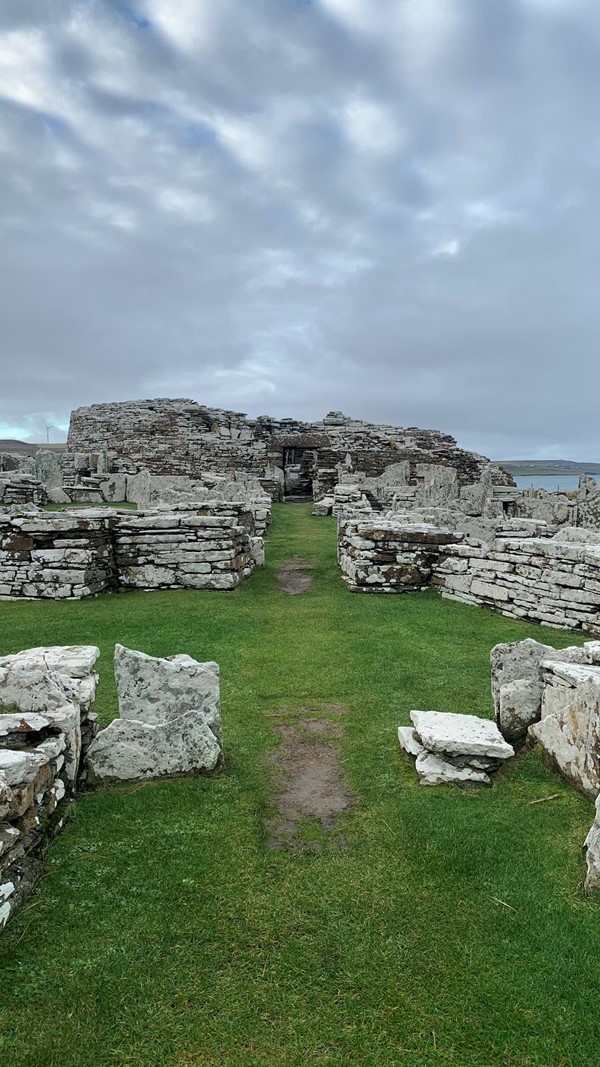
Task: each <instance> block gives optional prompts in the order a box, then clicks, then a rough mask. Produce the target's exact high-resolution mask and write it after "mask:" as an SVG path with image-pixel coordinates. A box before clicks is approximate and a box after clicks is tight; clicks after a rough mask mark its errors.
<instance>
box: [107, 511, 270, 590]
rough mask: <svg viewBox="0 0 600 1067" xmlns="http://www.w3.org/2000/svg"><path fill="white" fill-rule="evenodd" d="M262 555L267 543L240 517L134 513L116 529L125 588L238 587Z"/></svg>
mask: <svg viewBox="0 0 600 1067" xmlns="http://www.w3.org/2000/svg"><path fill="white" fill-rule="evenodd" d="M247 515H248V516H249V518H250V519H251V517H252V515H251V512H247ZM261 551H262V539H260V538H253V537H251V535H250V533H249V531H248V527H247V526H244V525H242V524H241V523H239V522H238V521H237V515H215V514H210V513H206V514H198V511H197V510H196V509H193V510H189V511H186V510H181V511H176V512H161V511H157V512H155V513H146V514H144V513H142V514H140V515H136V514H135V513H132V515H131V517H128V516H127V517H125V516H124V517H123V518H121V519H120V521H119V523H118V526H117V528H116V530H115V558H116V564H117V570H118V574H119V582H120V585H121V586H122V587H123V588H132V589H234V588H235V587H236V586H237V585H239V583H240V581H241V580H242V578H247V577H249V575H250V574H251V573H252V570H253V568H254V566H255V564H256V561H257V559H259V561H260V559H261V558H262V557H261V554H260V553H261Z"/></svg>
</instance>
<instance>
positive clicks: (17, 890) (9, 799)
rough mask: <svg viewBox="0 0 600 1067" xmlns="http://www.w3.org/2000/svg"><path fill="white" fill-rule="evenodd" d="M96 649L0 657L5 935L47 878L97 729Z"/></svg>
mask: <svg viewBox="0 0 600 1067" xmlns="http://www.w3.org/2000/svg"><path fill="white" fill-rule="evenodd" d="M98 655H99V649H97V648H95V647H94V646H87V645H85V646H75V647H71V648H60V647H58V648H57V647H50V648H33V649H27V650H26V651H25V652H20V653H18V654H16V655H14V656H4V657H2V658H0V929H1V928H2V927H3V926H5V924H6V923H7V921H8V919H9V918H10V916H11V914H12V912H13V910H14V908H15V907H16V906H17V905H18V904H19V903H21V901H22V900H23V899H24V898H25V897H26V896H27V894H28V893H29V892H30V891H31V889H32V888H33V886H34V885H35V883H36V882H37V880H38V878H39V876H40V874H41V860H42V856H43V852H44V849H45V847H46V845H47V843H48V841H49V839H50V838H51V837H52V836H53V835H54V834H55V833H56V832H57V831H58V830H60V829H61V827H62V825H63V823H64V820H65V818H66V816H67V814H68V810H69V804H70V801H71V799H72V796H73V793H74V791H75V788H76V785H77V779H78V775H79V770H80V766H81V762H82V758H83V757H84V756H85V754H86V751H87V747H88V745H89V744H90V742H91V740H92V738H93V735H94V733H95V730H96V716H95V713H94V711H93V701H94V697H95V693H96V685H97V682H98V676H97V675H96V674H95V673H94V669H93V668H94V664H95V662H96V659H97V657H98Z"/></svg>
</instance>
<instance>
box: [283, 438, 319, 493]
mask: <svg viewBox="0 0 600 1067" xmlns="http://www.w3.org/2000/svg"><path fill="white" fill-rule="evenodd" d="M316 466H317V453H316V452H315V450H314V448H295V447H294V448H284V450H283V478H284V490H283V491H284V499H285V500H289V501H290V502H291V503H300V502H301V501H303V500H307V501H308V500H312V498H313V478H314V476H315V473H316Z"/></svg>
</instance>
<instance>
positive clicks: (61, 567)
mask: <svg viewBox="0 0 600 1067" xmlns="http://www.w3.org/2000/svg"><path fill="white" fill-rule="evenodd" d="M268 515H269V512H268V510H266V509H265V508H264V505H263V504H262V503H258V504H252V503H245V502H238V501H226V500H217V501H206V502H204V503H200V504H197V503H194V504H187V505H186V504H181V505H175V506H174V507H173V508H167V507H163V508H158V509H156V510H155V511H149V512H121V513H118V512H115V511H112V510H110V511H108V510H104V511H102V512H101V513H99V512H98V510H96V509H88V510H87V511H84V510H82V511H62V512H57V513H48V512H38V511H29V512H25V513H24V514H19V515H9V514H4V515H1V514H0V596H1V597H7V598H12V597H29V598H32V599H38V598H50V599H54V600H57V599H81V598H82V597H86V596H93V595H94V594H96V593H102V592H109V591H113V590H117V589H129V588H134V589H234V588H235V587H236V586H237V585H239V583H240V581H241V580H242V579H243V578H247V577H249V575H250V574H251V573H252V571H253V569H254V567H255V566H257V565H258V566H261V565H262V564H264V542H263V538H262V536H261V535H259V533H258V532H257V531H261V534H262V533H263V532H264V531H265V529H266V524H267V521H268Z"/></svg>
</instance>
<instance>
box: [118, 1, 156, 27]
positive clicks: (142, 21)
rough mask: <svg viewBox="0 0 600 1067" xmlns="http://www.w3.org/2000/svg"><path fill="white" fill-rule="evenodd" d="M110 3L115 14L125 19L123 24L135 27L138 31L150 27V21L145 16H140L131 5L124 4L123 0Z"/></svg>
mask: <svg viewBox="0 0 600 1067" xmlns="http://www.w3.org/2000/svg"><path fill="white" fill-rule="evenodd" d="M111 2H112V7H113V8H114V10H115V11H116V12H117V14H118V15H120V16H121V18H122V19H125V22H129V23H131V24H132V25H133V26H137V28H138V30H147V29H148V28H149V27H150V26H151V25H152V23H151V22H150V19H148V18H146V16H145V15H140V14H139V13H138V12H137V11H136V9H135V7H133V6H132V5H131V4H126V3H124V2H123V0H111Z"/></svg>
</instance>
